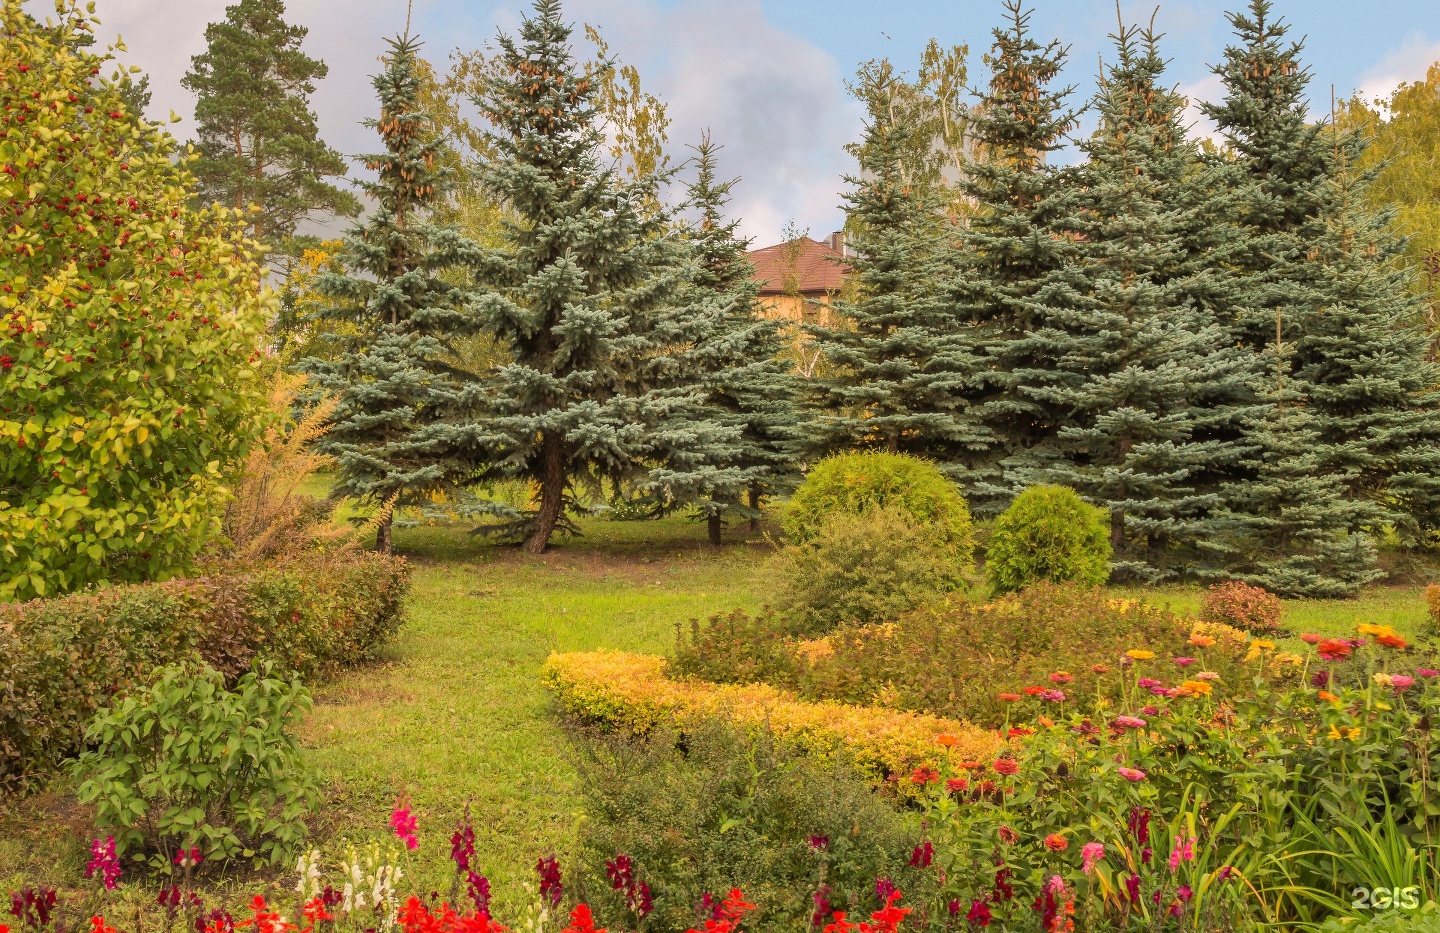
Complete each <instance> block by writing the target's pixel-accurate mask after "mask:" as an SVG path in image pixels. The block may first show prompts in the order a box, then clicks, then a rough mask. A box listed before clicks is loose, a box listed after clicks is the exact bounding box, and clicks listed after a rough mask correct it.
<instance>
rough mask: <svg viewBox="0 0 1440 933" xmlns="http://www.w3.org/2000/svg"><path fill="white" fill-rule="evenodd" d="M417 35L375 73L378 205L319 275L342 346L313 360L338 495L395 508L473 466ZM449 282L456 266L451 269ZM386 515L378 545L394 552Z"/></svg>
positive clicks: (326, 313)
mask: <svg viewBox="0 0 1440 933" xmlns="http://www.w3.org/2000/svg"><path fill="white" fill-rule="evenodd" d="M418 47H419V45H418V43H417V42H416V41H415V40H414V39H412V38H410V37H409V36H405V37H403V38H399V39H394V40H391V42H390V50H389V52H388V53H387V55H386V57H385V68H384V70H383V71H382V72H381V73H380V74H379V75H378V76H376V78H375V79H374V86H375V90H376V93H377V95H378V97H379V101H380V116H379V118H378V119H372V120H369V121H367V124H366V125H368V126H370V127H371V128H373V129H375V130H376V131H377V132H378V133H379V134H380V137H381V139H382V140H383V142H384V145H385V151H384V152H383V153H379V154H376V155H370V156H365V157H363V158H364V160H365V163H366V166H367V167H368V168H369V169H371V170H372V171H374V172H375V173H376V179H375V180H374V181H372V182H367V183H365V185H364V188H365V190H366V192H367V193H368V194H369V195H370V196H371V197H372V198H373V200H374V202H375V205H376V207H375V210H374V212H373V213H372V214H371V215H370V216H369V217H367V218H365V219H364V220H363V221H362V222H361V223H360V224H359V225H357V226H356V227H355V228H354V229H353V230H351V231H350V232H349V234H348V235H347V236H346V238H345V241H344V244H343V246H342V248H341V250H340V252H339V254H338V255H337V256H336V258H335V263H334V265H338V267H339V268H338V269H336V268H329V269H327V270H326V271H324V272H322V273H321V274H320V275H318V276H317V278H316V280H315V290H316V292H317V294H318V296H320V298H321V299H322V300H324V302H325V305H324V307H323V309H322V310H321V312H320V316H321V317H322V318H323V319H327V320H329V321H331V322H335V323H340V324H344V325H347V326H344V327H340V328H335V329H333V330H332V332H331V333H332V336H333V337H334V338H335V340H336V341H337V342H339V344H340V347H341V349H340V350H339V352H337V353H335V354H333V355H332V356H330V357H329V358H325V359H320V358H311V359H308V360H306V361H305V363H304V364H303V366H304V368H305V369H307V370H308V371H309V372H310V373H311V374H312V380H313V385H314V387H315V388H316V389H317V390H318V391H321V392H328V393H331V394H334V395H336V396H338V401H337V404H336V407H335V413H334V416H333V425H332V427H331V430H330V431H329V433H327V434H326V435H325V436H324V438H323V439H322V440H321V441H320V442H319V445H318V447H319V449H320V451H321V452H323V453H326V454H329V455H331V456H333V457H334V458H335V459H336V463H337V467H338V474H339V475H338V478H337V482H336V486H335V493H336V494H337V495H342V496H354V497H356V498H359V499H362V500H368V501H370V502H372V503H376V504H380V505H382V506H386V507H390V508H393V507H395V506H417V505H424V504H426V503H428V502H429V501H431V499H432V497H433V495H434V494H435V493H448V494H452V495H453V494H455V493H457V492H459V491H460V490H461V488H462V487H463V486H464V485H465V483H466V481H467V479H468V478H469V476H470V474H471V473H472V472H473V467H472V466H471V465H470V464H469V463H468V461H466V460H465V459H464V457H463V456H462V453H461V450H460V446H459V439H458V437H457V434H456V432H457V431H460V430H462V428H461V427H458V426H456V425H455V424H454V423H452V422H451V421H449V420H447V419H451V418H454V417H455V415H456V413H457V412H458V411H460V410H461V408H462V407H463V405H464V404H466V402H465V400H464V395H465V392H466V389H467V386H468V385H469V383H470V382H471V379H470V378H469V375H468V374H467V373H465V372H464V371H463V370H460V369H458V368H457V367H455V366H454V365H453V364H452V355H451V352H450V347H451V342H452V341H453V339H454V337H455V335H457V334H461V333H464V332H466V331H467V330H468V329H469V320H468V317H467V315H466V313H465V311H464V293H463V292H462V290H461V289H460V288H459V287H457V286H456V285H455V284H454V283H453V281H451V280H449V279H447V278H446V273H447V272H448V271H450V270H452V269H453V268H454V267H455V263H456V262H457V258H458V257H459V256H462V255H465V254H466V253H467V245H466V243H465V241H464V240H463V239H462V238H461V237H460V236H459V235H458V234H457V233H455V232H454V230H453V229H450V228H448V227H443V226H439V225H436V224H433V223H430V222H429V221H430V219H431V218H430V215H431V213H432V212H433V211H434V209H435V207H436V205H438V204H443V203H445V198H446V196H447V193H448V187H449V184H450V177H449V173H448V171H447V170H446V169H445V166H444V162H445V159H444V156H445V151H444V143H443V141H442V140H440V139H439V138H438V137H437V135H436V133H435V130H434V126H433V124H432V123H431V121H430V117H429V115H428V113H427V112H426V111H425V110H423V109H422V108H421V106H420V96H419V95H420V71H419V58H418ZM451 278H453V274H452V276H451ZM390 531H391V521H390V518H389V516H388V513H387V514H384V515H382V519H381V521H380V523H379V527H378V529H377V533H376V547H377V549H378V550H382V551H387V552H388V551H389V550H390Z"/></svg>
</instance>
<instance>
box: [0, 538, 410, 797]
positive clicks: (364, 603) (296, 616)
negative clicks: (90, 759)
mask: <svg viewBox="0 0 1440 933" xmlns="http://www.w3.org/2000/svg"><path fill="white" fill-rule="evenodd" d="M408 578H409V571H408V568H407V566H406V564H405V561H404V560H403V559H400V558H395V557H385V556H381V555H377V554H372V553H364V552H362V553H339V554H330V555H316V556H313V557H309V558H306V559H303V560H302V559H297V560H293V561H290V562H286V563H278V564H271V565H262V566H260V567H258V568H256V569H254V570H252V571H248V572H243V573H241V572H235V573H228V574H223V575H215V576H208V577H201V578H197V579H190V580H170V581H167V582H165V583H152V584H139V585H135V586H128V587H114V588H111V589H105V590H100V591H97V592H91V593H77V594H73V595H71V596H65V597H60V598H56V599H37V600H31V601H29V602H24V603H12V604H9V605H0V789H8V788H14V787H18V786H22V785H23V784H25V783H26V782H27V781H28V780H29V779H30V778H32V777H34V776H36V775H39V774H43V773H44V772H45V771H46V770H48V769H49V768H52V767H53V766H54V765H55V764H56V763H57V762H58V761H59V760H60V759H61V758H63V757H64V756H65V755H68V754H70V753H71V752H73V751H74V750H75V748H76V747H77V746H78V745H79V744H80V740H81V736H82V734H83V732H84V728H85V723H86V722H87V721H88V720H89V719H90V717H91V715H92V714H93V713H94V712H95V710H96V709H98V708H99V707H101V706H104V705H105V704H107V703H109V702H110V699H111V697H112V696H113V695H114V694H115V693H117V692H120V691H124V690H126V689H128V688H129V687H131V686H132V685H135V684H140V683H145V682H146V681H147V680H148V679H149V677H150V675H151V673H152V672H153V671H154V670H155V668H157V667H161V666H164V665H166V664H171V663H175V662H179V661H184V660H188V659H190V658H195V657H198V658H200V659H202V660H204V661H205V662H206V663H208V664H209V665H210V666H212V667H214V668H215V669H217V670H218V671H220V672H221V673H222V674H223V675H224V676H226V677H228V678H231V679H233V678H235V677H238V676H240V675H241V674H242V673H244V672H246V671H248V670H249V669H250V667H251V664H252V663H253V662H254V661H255V660H256V659H257V658H265V659H268V660H271V661H273V662H274V663H275V665H276V666H277V668H279V669H281V670H283V671H287V672H295V673H298V674H300V675H301V676H303V677H305V678H307V679H309V678H314V677H317V676H323V675H324V674H326V673H327V672H330V671H332V670H334V669H336V668H339V667H343V666H346V665H351V664H355V663H358V662H361V661H364V660H366V659H368V658H371V657H373V656H374V655H375V653H376V652H377V651H378V650H379V649H380V648H381V647H382V646H383V645H384V644H385V643H386V642H387V641H388V640H389V639H390V638H391V636H393V635H394V633H395V632H396V631H397V630H398V628H399V627H400V624H401V622H402V621H403V618H404V614H403V601H404V596H405V591H406V588H407V586H408Z"/></svg>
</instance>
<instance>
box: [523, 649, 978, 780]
mask: <svg viewBox="0 0 1440 933" xmlns="http://www.w3.org/2000/svg"><path fill="white" fill-rule="evenodd" d="M665 668H666V661H665V659H664V658H661V657H655V656H652V655H643V654H628V653H625V652H620V651H606V650H602V651H590V652H579V653H570V654H552V655H551V656H550V658H549V660H547V661H546V662H545V669H544V672H543V674H542V680H543V682H544V683H545V685H546V686H547V687H549V689H550V690H551V691H552V692H553V693H554V694H555V696H556V698H557V699H558V701H559V703H560V706H561V707H562V708H563V709H564V710H565V712H566V713H567V714H569V715H570V716H572V717H574V718H576V719H578V720H580V721H582V722H586V723H590V724H593V725H599V726H602V727H606V728H614V729H623V730H628V731H632V732H636V733H642V734H644V733H649V732H651V731H653V730H655V729H656V728H659V727H661V726H667V727H668V726H673V725H674V724H675V723H677V722H683V721H684V720H686V719H689V718H692V717H699V718H700V719H720V720H724V721H728V722H730V723H733V724H735V725H739V726H753V727H756V728H763V729H766V730H768V732H769V733H770V734H772V735H774V736H775V737H776V740H777V741H779V742H782V743H784V744H786V745H787V746H790V747H794V748H798V749H802V750H804V751H807V752H811V753H815V754H820V755H839V756H843V757H844V758H845V759H846V760H847V761H850V762H853V763H854V764H855V765H856V766H857V767H859V768H860V769H862V770H863V771H865V772H866V773H868V774H870V775H872V776H873V777H877V778H887V777H893V776H899V775H908V774H909V773H910V771H911V770H912V769H913V768H914V767H915V766H917V765H919V764H922V763H926V762H931V761H934V760H935V757H936V754H937V745H936V737H937V736H939V735H949V736H953V737H954V738H955V754H960V755H964V756H966V757H970V758H976V759H985V760H988V759H989V758H992V757H994V755H995V754H996V752H998V751H999V750H1000V748H1001V747H1002V745H1003V744H1004V743H1003V742H1002V740H1001V739H1000V737H999V736H998V735H997V734H996V733H995V732H993V731H991V730H988V729H979V728H976V727H974V726H971V725H969V724H968V723H964V722H957V721H955V720H951V719H945V718H942V717H939V716H931V715H926V714H920V713H909V712H900V711H897V710H889V709H880V708H877V707H871V706H855V705H846V704H842V703H830V702H818V703H814V702H805V701H803V700H800V699H797V698H796V697H795V695H794V694H792V693H790V692H788V691H785V690H781V689H779V688H776V687H773V686H769V685H767V684H713V683H708V682H705V681H701V680H684V681H682V680H672V679H670V678H668V677H666V676H665Z"/></svg>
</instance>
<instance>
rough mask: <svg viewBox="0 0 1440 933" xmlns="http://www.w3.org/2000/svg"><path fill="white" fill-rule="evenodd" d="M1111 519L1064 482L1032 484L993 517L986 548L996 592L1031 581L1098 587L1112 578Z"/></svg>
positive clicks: (987, 571)
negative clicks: (1063, 483)
mask: <svg viewBox="0 0 1440 933" xmlns="http://www.w3.org/2000/svg"><path fill="white" fill-rule="evenodd" d="M1110 554H1111V548H1110V522H1109V519H1108V517H1107V516H1106V514H1105V510H1104V509H1100V508H1096V507H1095V506H1093V505H1089V504H1088V503H1086V502H1085V501H1084V500H1082V499H1081V498H1080V497H1079V496H1078V495H1076V493H1075V490H1073V489H1067V488H1066V487H1064V486H1031V487H1030V488H1029V489H1026V490H1025V491H1024V492H1022V493H1020V495H1018V496H1016V497H1015V501H1014V502H1012V503H1010V507H1009V508H1008V509H1006V510H1005V511H1004V512H1002V513H1001V514H1000V517H999V518H997V519H996V520H995V530H994V532H993V533H992V534H991V536H990V542H989V545H988V547H987V548H986V551H985V574H986V576H987V577H988V578H989V580H990V592H991V593H992V594H994V595H1000V594H1002V593H1015V592H1018V591H1020V590H1023V589H1024V588H1025V587H1027V586H1029V585H1030V584H1032V583H1037V582H1039V581H1041V580H1047V581H1049V582H1051V583H1082V584H1086V585H1089V586H1099V585H1100V584H1102V583H1104V582H1105V581H1106V580H1108V579H1109V578H1110Z"/></svg>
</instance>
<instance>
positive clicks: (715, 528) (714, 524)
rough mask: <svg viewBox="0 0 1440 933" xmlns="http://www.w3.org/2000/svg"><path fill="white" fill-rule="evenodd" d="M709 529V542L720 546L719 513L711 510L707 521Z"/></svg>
mask: <svg viewBox="0 0 1440 933" xmlns="http://www.w3.org/2000/svg"><path fill="white" fill-rule="evenodd" d="M707 524H708V525H709V529H710V543H711V544H713V545H715V546H716V547H719V546H720V513H719V512H711V513H710V517H709V519H708V521H707Z"/></svg>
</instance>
